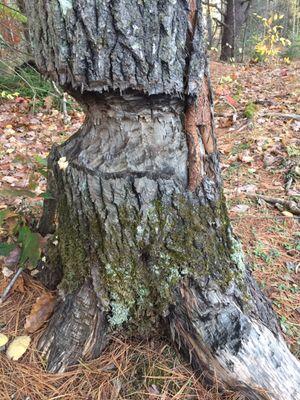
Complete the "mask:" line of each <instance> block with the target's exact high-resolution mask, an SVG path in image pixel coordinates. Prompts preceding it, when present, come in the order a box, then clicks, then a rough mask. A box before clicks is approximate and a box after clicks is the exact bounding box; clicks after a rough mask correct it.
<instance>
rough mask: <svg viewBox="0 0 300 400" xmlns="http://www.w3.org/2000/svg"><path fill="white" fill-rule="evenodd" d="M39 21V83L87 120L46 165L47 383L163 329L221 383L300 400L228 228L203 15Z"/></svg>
mask: <svg viewBox="0 0 300 400" xmlns="http://www.w3.org/2000/svg"><path fill="white" fill-rule="evenodd" d="M26 12H27V15H28V18H29V24H30V30H31V35H32V41H33V48H34V51H35V56H36V61H37V64H38V67H39V69H40V70H41V71H42V72H43V73H44V74H45V75H46V76H48V77H49V78H51V79H53V80H55V81H56V82H57V83H58V84H60V85H61V86H62V87H63V89H64V90H66V91H67V92H68V93H70V94H71V95H72V96H74V97H75V98H76V99H77V100H78V101H79V102H80V103H81V104H82V106H83V107H84V108H85V110H86V120H85V123H84V125H83V126H82V128H81V129H80V130H79V131H78V132H77V133H76V134H75V135H73V136H72V137H71V138H70V139H69V140H68V141H67V142H66V143H64V144H62V145H60V146H56V147H54V148H53V149H52V152H51V155H50V157H49V178H48V181H49V191H50V193H51V194H52V196H53V199H48V200H46V201H45V213H44V217H43V219H42V221H41V225H40V227H41V230H42V232H43V233H44V234H46V233H47V232H49V231H53V230H55V235H56V236H55V237H57V239H55V240H54V239H51V241H50V242H49V248H48V254H47V260H46V266H45V271H46V273H44V275H43V279H44V281H45V282H46V283H47V284H48V286H51V287H56V286H57V284H59V289H60V293H61V300H60V303H59V304H58V307H57V309H56V312H55V314H54V316H53V317H52V319H51V321H50V323H49V326H48V328H47V330H46V332H45V334H44V335H43V337H42V338H41V340H40V342H39V347H40V349H41V350H42V351H43V354H44V356H46V358H47V360H48V369H49V370H50V371H63V370H64V369H65V368H66V367H67V366H68V365H70V364H73V363H75V362H77V361H78V360H79V359H80V358H84V359H89V358H92V357H96V356H98V355H99V354H100V353H101V351H102V350H103V348H104V347H105V346H106V344H107V341H108V340H109V337H110V335H111V334H112V333H113V332H116V331H122V332H123V333H124V334H129V335H132V334H134V335H142V336H145V335H151V333H152V332H153V331H154V330H157V329H158V328H161V327H163V328H165V329H166V332H167V333H168V334H169V336H170V337H171V338H172V340H173V341H174V342H175V343H176V344H177V345H178V348H179V349H180V351H181V352H182V353H183V354H184V355H186V356H187V357H188V359H189V360H190V362H191V363H192V365H193V366H194V368H195V369H197V370H199V371H201V372H203V373H204V376H205V379H206V380H207V381H208V382H210V383H212V382H213V381H214V380H215V378H217V379H218V381H219V382H220V386H221V387H231V388H234V389H236V390H240V391H241V392H243V393H244V394H245V396H246V397H247V398H249V399H267V398H268V395H267V394H266V393H267V392H269V394H270V397H271V398H273V399H278V400H279V399H286V400H289V399H290V400H292V399H293V400H295V399H299V363H298V361H297V360H296V359H295V357H293V356H292V355H291V353H290V352H289V350H288V348H287V346H286V345H285V343H284V341H283V339H282V338H281V335H280V330H279V328H278V324H277V320H276V317H275V316H274V314H273V312H272V309H271V307H270V304H269V302H268V301H267V300H266V299H265V297H264V296H263V294H262V293H261V291H260V290H259V288H258V287H257V285H256V284H255V282H254V281H253V279H252V277H251V275H250V273H249V271H248V270H247V268H246V266H245V264H244V261H243V255H242V252H241V248H240V245H239V243H238V241H237V240H236V239H235V238H234V236H233V233H232V230H231V228H230V224H229V221H228V217H227V212H226V206H225V201H224V197H223V194H222V185H221V178H220V165H219V159H218V153H217V149H216V143H215V136H214V129H213V117H212V100H211V91H210V84H209V74H208V66H207V62H206V53H205V36H204V27H203V13H202V3H201V1H199V0H197V1H190V2H188V1H175V2H174V1H173V0H170V1H169V0H156V1H151V2H146V1H144V2H141V1H139V0H122V1H118V2H115V1H109V2H107V1H104V0H99V1H98V2H97V3H96V6H95V2H94V1H86V0H85V1H83V0H74V1H58V0H38V1H35V2H32V1H29V0H27V1H26ZM55 215H57V226H56V225H55V221H56V220H55ZM283 381H284V382H285V384H284V385H282V382H283Z"/></svg>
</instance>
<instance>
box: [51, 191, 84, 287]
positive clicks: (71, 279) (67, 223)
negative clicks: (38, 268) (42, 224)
mask: <svg viewBox="0 0 300 400" xmlns="http://www.w3.org/2000/svg"><path fill="white" fill-rule="evenodd" d="M58 214H59V218H60V220H59V228H58V232H57V240H58V248H59V252H60V256H61V262H62V265H63V272H64V276H63V280H62V282H61V284H60V288H62V289H64V290H66V291H67V292H71V291H74V290H76V289H77V288H79V287H80V286H81V285H82V284H83V282H84V279H85V278H86V277H87V276H88V275H89V264H88V262H89V260H88V259H87V254H86V250H85V248H84V245H83V243H84V242H85V240H87V239H88V235H83V234H82V229H83V228H84V226H82V225H81V226H80V227H79V222H78V219H77V216H76V215H72V213H71V211H70V207H69V206H68V202H67V199H66V198H63V199H62V200H61V201H60V204H59V210H58Z"/></svg>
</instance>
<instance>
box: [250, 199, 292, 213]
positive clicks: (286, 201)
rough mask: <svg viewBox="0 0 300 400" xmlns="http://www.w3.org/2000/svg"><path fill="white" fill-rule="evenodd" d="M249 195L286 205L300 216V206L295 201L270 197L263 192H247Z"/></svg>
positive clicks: (275, 203)
mask: <svg viewBox="0 0 300 400" xmlns="http://www.w3.org/2000/svg"><path fill="white" fill-rule="evenodd" d="M247 196H248V197H250V198H252V199H257V200H258V199H262V200H264V201H265V202H267V203H269V204H273V205H274V206H276V205H281V206H283V207H285V208H286V209H287V210H288V211H290V212H291V213H292V214H294V215H299V216H300V208H299V207H298V205H297V203H296V202H295V201H292V200H285V199H279V198H276V197H268V196H264V195H262V194H247Z"/></svg>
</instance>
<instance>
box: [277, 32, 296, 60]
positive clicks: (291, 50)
mask: <svg viewBox="0 0 300 400" xmlns="http://www.w3.org/2000/svg"><path fill="white" fill-rule="evenodd" d="M280 55H281V57H282V58H283V59H289V60H299V59H300V36H297V37H296V38H295V39H294V40H293V41H292V43H291V45H290V46H289V47H288V48H285V49H283V51H282V52H281V54H280Z"/></svg>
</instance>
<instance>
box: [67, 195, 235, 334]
mask: <svg viewBox="0 0 300 400" xmlns="http://www.w3.org/2000/svg"><path fill="white" fill-rule="evenodd" d="M60 207H61V208H60V211H59V214H60V215H61V221H60V230H59V249H60V251H61V256H62V262H63V266H64V279H63V283H62V286H63V287H64V288H66V289H67V290H68V291H70V290H74V289H76V288H77V287H78V286H79V285H81V283H82V282H83V279H84V278H85V277H86V276H88V275H89V273H90V272H89V268H90V263H91V258H92V256H91V254H93V257H94V258H95V260H96V262H97V267H98V268H99V275H100V281H101V299H104V301H105V302H106V303H107V304H109V305H110V307H109V309H108V312H109V318H108V319H109V322H110V325H111V326H112V327H116V326H120V325H122V324H124V323H126V324H127V325H128V326H129V327H131V329H133V330H134V331H135V332H136V331H139V332H141V333H143V332H145V331H149V328H150V327H151V326H153V322H154V321H155V320H156V318H157V317H158V316H160V315H163V314H164V313H165V312H166V310H167V309H168V306H169V304H170V303H171V302H172V296H173V291H174V287H175V286H176V285H178V283H179V282H180V281H181V280H182V279H184V278H187V277H189V276H190V277H193V279H197V278H202V277H205V276H211V277H213V279H214V280H215V281H217V282H218V283H219V285H220V286H221V287H223V288H226V287H227V286H228V284H229V283H230V282H231V280H232V278H233V277H234V276H235V275H236V273H237V271H238V270H239V268H240V265H239V263H240V260H239V259H236V258H235V254H236V253H235V252H234V246H233V244H232V241H231V239H230V237H229V234H228V232H229V221H228V217H227V212H226V206H225V203H224V201H223V199H221V200H220V202H219V203H218V204H215V206H214V207H211V206H209V205H199V204H196V205H194V206H191V202H190V200H189V199H187V198H185V197H184V196H177V197H176V198H175V197H174V198H173V199H172V206H170V205H169V204H164V203H163V202H162V201H159V200H156V201H154V202H153V203H152V205H151V206H150V207H149V208H148V210H147V214H144V215H143V216H142V215H141V214H140V213H138V212H137V209H136V208H135V207H133V206H131V205H128V206H127V205H123V206H122V207H118V209H117V218H118V221H117V222H116V224H110V225H109V226H107V225H106V226H105V227H104V224H103V223H101V220H99V219H97V218H96V217H95V214H93V213H91V215H90V216H88V215H86V216H85V217H86V218H87V219H88V220H89V221H90V225H89V230H88V232H86V233H81V234H80V235H79V234H78V232H79V221H78V220H77V218H76V216H73V217H72V216H71V215H70V211H69V209H68V206H67V202H66V201H64V202H62V204H61V206H60ZM86 243H89V245H90V248H89V253H88V255H87V251H86V249H85V245H86ZM93 262H94V261H93ZM99 290H100V289H99ZM99 295H100V294H99Z"/></svg>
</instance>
